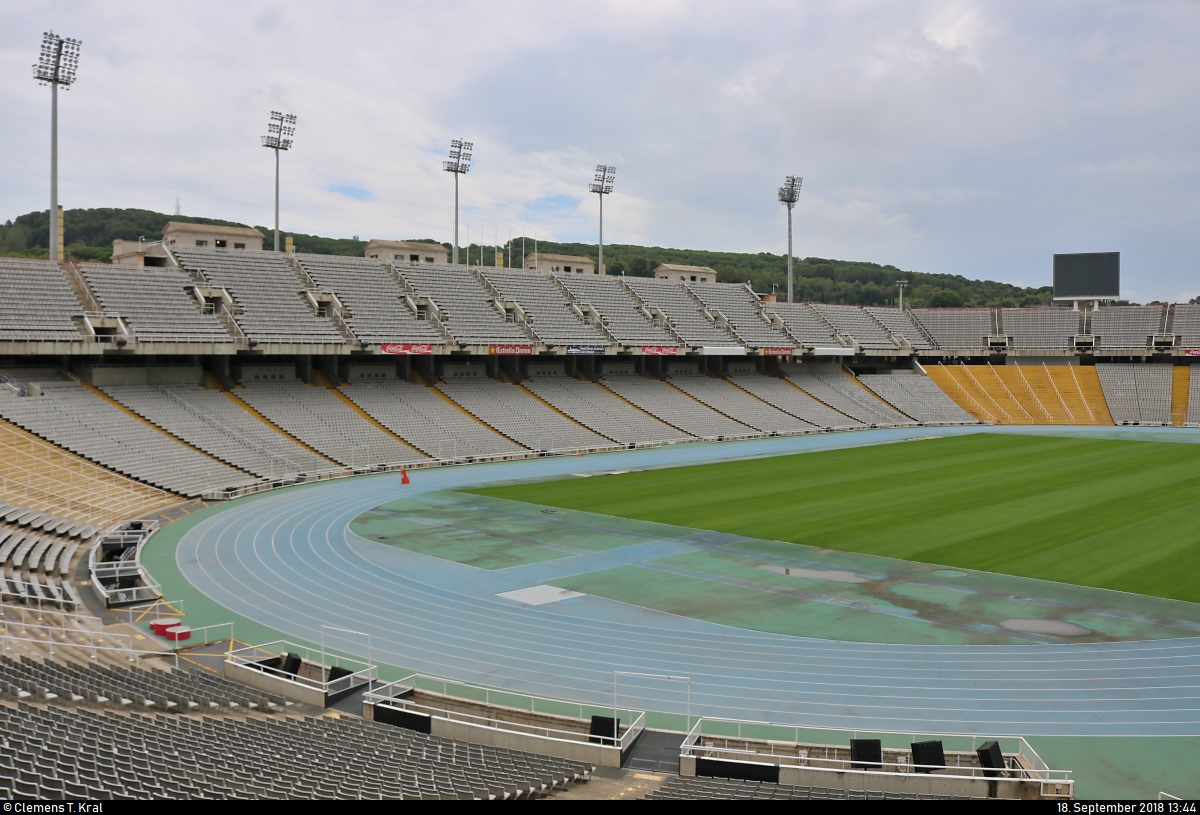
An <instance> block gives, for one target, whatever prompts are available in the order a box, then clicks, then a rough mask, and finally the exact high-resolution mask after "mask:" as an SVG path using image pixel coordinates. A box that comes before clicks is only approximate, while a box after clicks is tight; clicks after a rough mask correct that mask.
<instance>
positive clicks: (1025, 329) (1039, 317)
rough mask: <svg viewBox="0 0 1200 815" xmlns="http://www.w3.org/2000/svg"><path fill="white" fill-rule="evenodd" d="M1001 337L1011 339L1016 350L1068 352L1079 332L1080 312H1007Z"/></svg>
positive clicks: (1009, 310) (1044, 310)
mask: <svg viewBox="0 0 1200 815" xmlns="http://www.w3.org/2000/svg"><path fill="white" fill-rule="evenodd" d="M1000 333H1001V334H1005V335H1007V336H1009V337H1011V338H1012V347H1013V348H1039V349H1040V348H1045V349H1055V350H1067V349H1069V348H1071V347H1072V342H1071V338H1072V337H1074V336H1075V335H1076V334H1078V333H1080V331H1079V312H1078V311H1072V310H1071V309H1068V308H1004V309H1001V310H1000Z"/></svg>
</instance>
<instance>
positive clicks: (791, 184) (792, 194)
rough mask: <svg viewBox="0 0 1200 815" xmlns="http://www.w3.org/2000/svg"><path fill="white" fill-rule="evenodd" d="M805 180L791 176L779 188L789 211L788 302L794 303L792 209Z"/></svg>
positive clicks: (782, 200) (781, 199)
mask: <svg viewBox="0 0 1200 815" xmlns="http://www.w3.org/2000/svg"><path fill="white" fill-rule="evenodd" d="M803 183H804V179H803V178H801V177H800V176H798V175H789V176H788V177H787V178H785V179H784V180H783V186H782V187H780V188H779V202H780V203H781V204H783V205H784V206H786V207H787V211H788V302H789V303H790V302H792V207H794V206H796V201H798V200H799V199H800V185H801V184H803Z"/></svg>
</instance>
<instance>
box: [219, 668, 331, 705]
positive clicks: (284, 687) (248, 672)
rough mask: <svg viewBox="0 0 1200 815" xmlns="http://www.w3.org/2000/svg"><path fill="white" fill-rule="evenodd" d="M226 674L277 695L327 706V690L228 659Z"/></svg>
mask: <svg viewBox="0 0 1200 815" xmlns="http://www.w3.org/2000/svg"><path fill="white" fill-rule="evenodd" d="M225 675H226V676H227V677H229V678H230V679H233V680H236V681H238V682H241V683H242V684H243V685H249V686H250V687H252V688H258V689H259V690H262V691H267V692H268V693H273V694H275V695H276V696H284V697H287V698H288V699H291V700H292V701H294V702H303V703H304V704H306V705H313V706H314V707H325V691H323V690H320V689H318V688H310V687H306V686H304V685H299V684H297V683H295V682H289V681H288V680H286V679H283V678H282V677H276V676H272V675H271V674H267V673H263V672H262V671H257V670H255V669H253V668H249V667H247V666H245V665H239V664H237V663H235V662H230V661H228V660H226V662H225Z"/></svg>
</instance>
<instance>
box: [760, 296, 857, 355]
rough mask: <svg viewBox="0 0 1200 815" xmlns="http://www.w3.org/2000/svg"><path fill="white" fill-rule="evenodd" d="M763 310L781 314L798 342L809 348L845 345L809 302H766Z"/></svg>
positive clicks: (789, 331) (785, 325) (840, 346)
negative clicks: (838, 339)
mask: <svg viewBox="0 0 1200 815" xmlns="http://www.w3.org/2000/svg"><path fill="white" fill-rule="evenodd" d="M763 310H764V311H767V312H769V313H772V314H776V315H778V316H779V319H781V320H783V325H784V328H786V329H787V332H788V333H789V334H791V335H792V337H793V338H794V339H795V341H796V342H797V343H799V344H800V345H803V346H805V347H807V348H842V347H844V346H843V345H842V344H841V343H840V342H838V341H837V338H836V337H835V336H834V335H833V330H832V329H831V328H830V327H829V325H828V324H827V323H826V322H825V321H824V320H822V319H821V318H820V317H819V316H817V313H816V312H815V311H813V310H812V309H811V308H810V307H809V305H808V304H807V303H764V304H763Z"/></svg>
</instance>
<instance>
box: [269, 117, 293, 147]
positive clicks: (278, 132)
mask: <svg viewBox="0 0 1200 815" xmlns="http://www.w3.org/2000/svg"><path fill="white" fill-rule="evenodd" d="M295 133H296V117H295V115H294V114H291V113H280V112H279V111H277V110H273V111H271V120H270V122H268V123H267V135H266V136H263V137H262V146H263V147H269V148H270V149H272V150H287V149H289V148H290V147H291V146H292V136H294V135H295Z"/></svg>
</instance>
